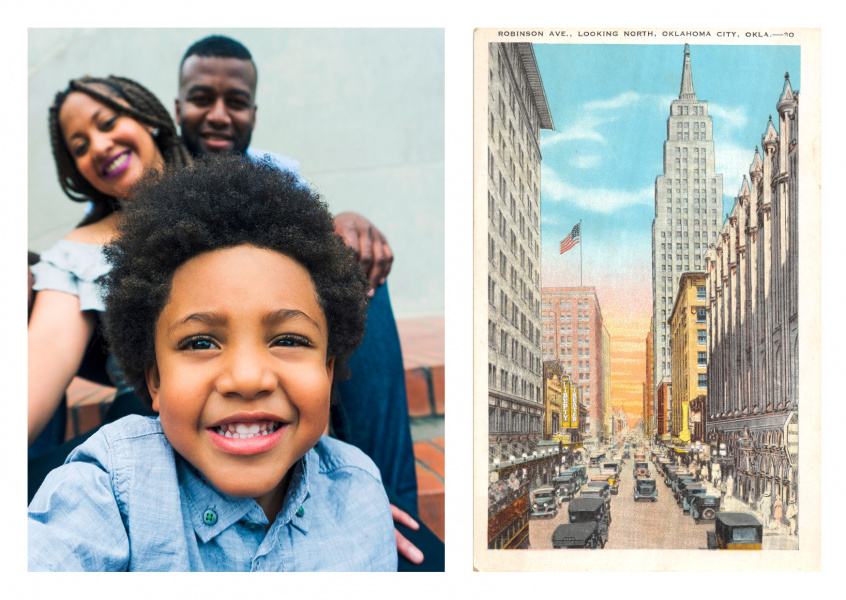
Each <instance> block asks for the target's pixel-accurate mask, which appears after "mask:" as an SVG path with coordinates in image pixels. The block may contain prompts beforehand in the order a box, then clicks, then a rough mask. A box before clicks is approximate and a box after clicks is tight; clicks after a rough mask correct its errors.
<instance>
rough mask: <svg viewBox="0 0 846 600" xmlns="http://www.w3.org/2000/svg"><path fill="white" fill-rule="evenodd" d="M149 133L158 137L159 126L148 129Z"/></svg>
mask: <svg viewBox="0 0 846 600" xmlns="http://www.w3.org/2000/svg"><path fill="white" fill-rule="evenodd" d="M150 135H152V136H153V137H159V128H158V127H153V129H152V130H151V131H150Z"/></svg>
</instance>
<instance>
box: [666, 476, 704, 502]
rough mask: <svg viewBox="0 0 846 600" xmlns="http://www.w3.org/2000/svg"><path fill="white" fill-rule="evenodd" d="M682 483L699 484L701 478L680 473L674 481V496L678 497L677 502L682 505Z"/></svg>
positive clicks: (686, 484)
mask: <svg viewBox="0 0 846 600" xmlns="http://www.w3.org/2000/svg"><path fill="white" fill-rule="evenodd" d="M682 484H684V485H685V486H688V485H691V484H693V485H699V480H698V479H697V478H696V477H694V476H693V475H679V476H678V477H676V479H675V481H673V486H672V488H673V497H674V498H675V499H676V503H678V505H679V506H681V503H682V493H683V492H684V488H682V487H681V486H682Z"/></svg>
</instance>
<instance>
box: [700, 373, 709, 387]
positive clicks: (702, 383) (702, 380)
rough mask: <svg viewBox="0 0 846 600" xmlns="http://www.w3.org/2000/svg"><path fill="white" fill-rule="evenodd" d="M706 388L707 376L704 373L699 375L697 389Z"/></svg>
mask: <svg viewBox="0 0 846 600" xmlns="http://www.w3.org/2000/svg"><path fill="white" fill-rule="evenodd" d="M707 388H708V375H706V374H705V373H700V374H699V389H700V390H704V389H707Z"/></svg>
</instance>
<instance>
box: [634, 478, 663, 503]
mask: <svg viewBox="0 0 846 600" xmlns="http://www.w3.org/2000/svg"><path fill="white" fill-rule="evenodd" d="M634 499H635V502H637V501H638V500H651V501H652V502H658V488H657V487H656V485H655V480H654V479H649V478H647V477H638V478H637V479H635V484H634Z"/></svg>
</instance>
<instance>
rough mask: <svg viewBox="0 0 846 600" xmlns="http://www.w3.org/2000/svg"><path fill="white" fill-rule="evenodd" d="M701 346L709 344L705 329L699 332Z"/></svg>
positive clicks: (698, 338) (698, 340)
mask: <svg viewBox="0 0 846 600" xmlns="http://www.w3.org/2000/svg"><path fill="white" fill-rule="evenodd" d="M696 341H697V342H698V343H699V345H700V346H704V345H705V344H706V343H707V337H706V333H705V330H704V329H700V330H699V331H698V332H697V340H696Z"/></svg>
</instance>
